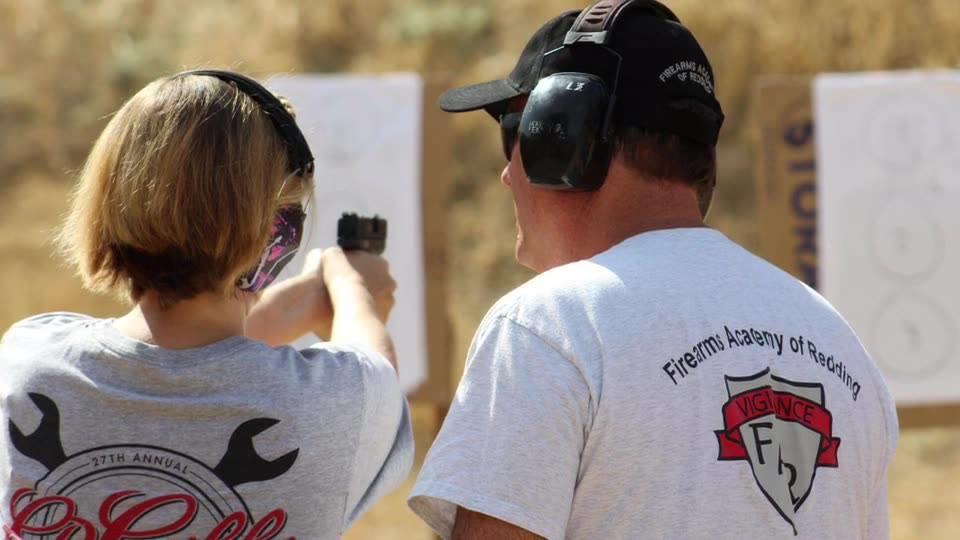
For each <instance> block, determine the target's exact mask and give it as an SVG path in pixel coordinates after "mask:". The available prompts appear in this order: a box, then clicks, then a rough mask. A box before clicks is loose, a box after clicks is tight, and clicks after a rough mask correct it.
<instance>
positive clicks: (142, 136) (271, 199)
mask: <svg viewBox="0 0 960 540" xmlns="http://www.w3.org/2000/svg"><path fill="white" fill-rule="evenodd" d="M289 169H290V167H289V165H288V158H287V149H286V147H285V145H284V142H283V141H282V140H281V138H280V136H279V134H278V133H277V131H276V129H275V128H274V126H273V125H272V123H271V121H270V119H269V118H268V117H267V116H266V115H265V114H264V112H263V111H262V110H261V108H260V106H259V105H258V104H257V103H256V102H254V101H253V100H252V99H251V98H250V97H248V96H247V95H245V94H243V93H242V92H240V91H239V90H237V88H236V87H235V86H233V85H231V84H228V83H226V82H223V81H221V80H219V79H217V78H214V77H210V76H202V75H175V76H172V77H165V78H162V79H158V80H156V81H154V82H152V83H150V84H149V85H147V86H146V87H145V88H144V89H143V90H141V91H140V92H138V93H137V94H136V95H135V96H133V98H131V99H130V100H129V101H128V102H127V103H126V104H125V105H124V106H123V107H122V108H121V109H120V110H119V111H118V112H117V114H116V115H115V116H114V117H113V118H112V119H111V120H110V122H109V123H108V124H107V127H106V128H105V129H104V131H103V133H102V134H101V135H100V137H99V138H98V139H97V142H96V144H94V146H93V150H92V151H91V152H90V156H89V157H88V158H87V162H86V164H85V165H84V167H83V170H82V172H81V174H80V178H79V182H78V185H77V187H76V190H75V192H74V196H73V200H72V204H71V207H70V212H69V215H68V216H67V219H66V222H65V223H64V226H63V228H62V230H61V231H60V234H59V235H58V239H57V241H58V244H59V246H60V248H61V250H62V251H63V253H64V254H65V255H66V257H67V259H68V260H69V261H70V262H71V263H73V264H75V265H76V266H77V269H78V272H79V274H80V276H81V278H82V279H83V283H84V286H85V287H87V288H88V289H90V290H93V291H95V292H101V293H109V292H112V293H118V294H120V295H123V296H126V297H128V298H130V299H131V300H133V301H134V302H136V301H138V300H139V299H140V298H141V297H142V296H143V294H144V293H146V292H147V291H156V292H157V293H158V294H159V296H160V301H161V304H162V305H165V306H169V305H172V304H174V303H176V302H178V301H180V300H184V299H188V298H192V297H194V296H196V295H198V294H200V293H205V292H216V293H220V294H224V295H228V294H233V293H235V292H236V291H237V288H236V283H237V280H238V279H239V278H240V276H242V275H243V274H244V273H245V272H247V271H248V270H249V269H250V268H252V267H254V266H255V265H256V263H257V261H258V259H259V257H260V254H261V252H262V250H263V249H264V248H265V247H266V244H267V242H268V240H269V235H270V228H271V224H272V220H273V216H274V215H275V213H276V212H277V209H278V208H279V207H280V205H282V204H289V203H291V202H300V201H302V200H303V199H305V198H306V197H307V196H308V194H309V193H310V192H311V191H312V186H311V185H310V184H311V183H312V178H310V177H306V178H302V177H299V176H294V175H292V174H291V171H290V170H289Z"/></svg>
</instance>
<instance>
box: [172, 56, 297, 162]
mask: <svg viewBox="0 0 960 540" xmlns="http://www.w3.org/2000/svg"><path fill="white" fill-rule="evenodd" d="M186 75H200V76H208V77H215V78H217V79H220V80H221V81H225V82H228V83H233V85H234V86H236V87H237V90H239V91H241V92H243V93H244V94H245V95H247V96H248V97H249V98H250V99H252V100H253V101H254V102H256V104H257V105H259V106H260V109H261V110H262V111H263V112H264V114H266V115H267V117H268V118H270V122H272V123H273V126H274V127H275V128H276V130H277V133H278V134H279V135H280V138H281V139H282V140H283V143H284V145H285V146H286V147H287V156H288V159H289V161H290V169H291V172H292V173H294V174H296V175H297V176H306V175H308V174H310V173H312V172H313V161H314V160H313V153H312V152H311V151H310V145H309V144H307V139H306V137H304V136H303V132H302V131H300V127H299V126H297V122H296V120H294V118H293V116H291V115H290V113H289V112H287V109H286V107H284V106H283V103H282V102H281V101H280V100H279V99H278V98H277V96H275V95H274V94H273V92H271V91H269V90H267V89H266V88H264V87H263V85H261V84H260V83H258V82H257V81H255V80H253V79H251V78H250V77H247V76H245V75H241V74H239V73H235V72H233V71H223V70H219V69H196V70H191V71H184V72H182V73H178V74H177V75H174V77H182V76H186Z"/></svg>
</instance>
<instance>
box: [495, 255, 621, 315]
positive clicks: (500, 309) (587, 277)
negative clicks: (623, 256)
mask: <svg viewBox="0 0 960 540" xmlns="http://www.w3.org/2000/svg"><path fill="white" fill-rule="evenodd" d="M613 277H614V276H612V275H611V274H610V273H609V272H605V271H604V269H603V268H602V267H600V266H598V265H596V264H594V263H593V262H592V261H590V260H583V261H577V262H572V263H569V264H565V265H562V266H558V267H556V268H552V269H550V270H547V271H546V272H543V273H541V274H538V275H536V276H534V277H533V278H531V279H530V280H528V281H526V282H525V283H523V284H521V285H520V286H518V287H516V288H515V289H513V290H512V291H510V292H508V293H506V294H505V295H503V296H502V297H500V299H499V300H498V301H497V302H496V303H495V304H494V305H493V307H491V308H490V310H489V311H488V312H487V317H486V318H487V319H491V318H497V317H505V318H508V319H511V320H514V321H516V322H522V321H524V320H529V319H531V318H539V317H542V316H544V315H548V314H550V312H551V311H552V310H559V312H558V313H569V312H570V311H572V310H573V311H575V309H576V308H577V307H579V306H583V304H584V303H585V302H586V301H588V300H589V299H590V298H591V297H593V296H595V295H597V294H598V293H599V292H600V291H603V290H604V289H605V288H607V287H614V286H616V285H617V281H616V280H615V279H613Z"/></svg>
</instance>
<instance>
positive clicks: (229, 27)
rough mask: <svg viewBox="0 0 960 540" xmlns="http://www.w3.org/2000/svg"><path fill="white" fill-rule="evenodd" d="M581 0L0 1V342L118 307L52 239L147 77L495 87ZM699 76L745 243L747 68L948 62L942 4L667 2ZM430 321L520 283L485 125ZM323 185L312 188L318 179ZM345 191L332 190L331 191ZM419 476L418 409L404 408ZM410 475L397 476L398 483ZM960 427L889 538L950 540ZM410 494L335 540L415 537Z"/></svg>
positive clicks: (959, 501)
mask: <svg viewBox="0 0 960 540" xmlns="http://www.w3.org/2000/svg"><path fill="white" fill-rule="evenodd" d="M586 4H587V2H586V1H585V0H584V1H581V0H459V1H455V0H367V1H364V2H357V1H355V0H230V1H227V0H212V1H198V0H163V1H158V0H102V1H93V0H89V1H87V0H0V283H4V284H6V291H5V294H4V301H3V302H0V331H2V330H5V329H6V327H7V326H9V325H10V324H11V323H13V322H14V321H16V320H18V319H20V318H23V317H25V316H27V315H30V314H34V313H38V312H43V311H51V310H71V311H81V312H86V313H91V314H94V315H110V314H117V313H119V312H120V310H122V309H124V306H122V305H120V304H117V303H115V302H114V301H113V300H111V299H109V298H98V297H94V296H91V295H88V294H86V293H84V292H83V291H82V290H81V288H80V286H79V282H78V280H77V279H76V278H75V277H74V276H73V275H72V272H71V271H70V270H69V269H66V268H64V266H63V265H62V263H61V262H60V261H58V260H56V259H55V258H54V257H53V256H52V249H51V246H50V238H51V231H52V229H53V228H54V227H55V226H56V225H57V224H58V222H59V220H60V218H61V216H62V215H63V213H64V212H65V210H66V206H67V197H68V193H69V189H70V186H71V183H72V181H73V179H74V177H75V173H76V171H77V170H78V168H79V167H80V166H81V164H82V162H83V159H84V158H85V155H86V153H87V152H88V151H89V149H90V146H91V144H92V142H93V140H94V139H95V138H96V136H97V135H98V134H99V132H100V131H101V129H102V128H103V127H104V125H105V124H106V121H107V119H108V116H109V115H110V114H111V113H112V112H113V111H115V110H116V109H118V108H119V106H120V105H121V104H122V103H123V101H124V100H125V99H126V98H128V97H130V96H131V95H132V94H133V93H135V92H136V91H137V90H139V89H140V88H141V87H142V86H144V85H145V84H146V83H147V82H149V81H151V80H153V79H155V78H157V77H159V76H163V75H167V74H170V73H172V72H176V71H180V70H183V69H187V68H193V67H199V66H209V67H227V68H232V69H236V70H240V71H243V72H247V73H251V74H254V75H257V76H266V75H269V74H275V73H284V72H310V73H327V72H367V73H370V72H374V73H375V72H390V71H413V72H419V73H421V74H423V75H425V76H427V77H439V78H442V79H444V80H447V81H449V82H450V83H451V84H461V83H470V82H477V81H482V80H488V79H492V78H498V77H502V76H503V75H505V74H506V73H508V72H509V70H510V69H511V68H512V67H513V64H514V62H515V61H516V58H517V56H518V54H519V51H520V50H521V48H522V47H523V45H524V43H525V42H526V40H527V39H528V37H529V36H530V35H531V34H532V33H533V32H534V31H535V30H536V29H537V28H538V27H539V26H540V25H541V24H542V23H543V22H545V21H546V20H547V19H548V18H550V17H552V16H554V15H556V14H558V13H560V12H561V11H563V10H566V9H574V8H582V7H584V6H585V5H586ZM667 4H668V5H669V6H670V7H671V8H672V9H673V10H674V11H675V12H676V13H677V14H678V15H679V17H680V18H681V20H683V21H684V23H685V24H686V26H688V27H689V28H691V29H692V30H693V32H694V34H695V35H696V36H698V38H699V40H700V41H701V43H702V44H703V46H704V48H705V49H706V51H707V54H708V55H709V57H710V59H711V61H712V63H713V67H714V70H715V72H716V74H717V83H718V93H719V97H720V100H721V102H722V103H723V105H724V108H725V110H726V113H727V123H726V124H725V127H724V131H723V133H722V136H721V142H720V148H719V158H720V170H719V176H720V178H719V189H718V199H717V200H716V202H715V204H714V207H713V211H712V215H711V225H713V226H714V227H717V228H719V229H720V230H722V231H723V232H725V233H726V234H727V235H728V236H730V237H731V238H733V239H734V240H736V241H738V242H740V243H742V244H744V245H745V246H747V247H748V248H756V245H757V227H756V219H755V216H756V208H755V206H756V205H755V200H756V197H755V191H754V178H753V169H752V167H753V165H752V163H753V161H752V160H753V152H754V150H753V145H752V140H751V134H750V131H749V130H748V125H749V123H750V120H751V118H750V89H751V85H752V84H753V82H754V81H755V80H756V78H757V77H758V76H760V75H767V74H786V75H793V74H797V75H812V74H816V73H819V72H824V71H861V70H886V69H905V68H956V67H957V66H958V65H960V2H958V0H871V1H864V0H804V1H800V2H798V1H796V0H759V1H758V0H725V1H723V2H718V1H716V0H669V1H667ZM453 129H454V133H455V141H454V152H455V156H454V160H453V163H454V167H453V168H452V170H451V171H450V181H451V182H452V184H453V199H452V201H451V204H450V206H449V208H448V209H447V211H448V222H449V224H450V234H449V245H448V255H447V261H448V264H449V269H448V271H449V281H448V283H447V288H448V293H447V297H448V299H449V301H448V306H447V311H448V313H449V316H450V318H451V321H452V328H453V333H454V362H455V364H462V359H463V357H464V355H465V352H466V348H467V346H468V344H469V339H470V337H471V336H472V333H473V331H474V329H475V328H476V325H477V324H478V323H479V321H480V318H481V317H482V316H483V314H484V312H485V311H486V309H487V308H488V307H489V306H490V305H491V304H492V303H493V302H494V300H495V299H496V298H498V297H499V296H500V295H501V294H503V293H504V292H506V291H507V290H509V289H511V288H512V287H514V286H516V285H518V284H520V283H521V282H523V281H524V280H526V279H528V278H529V277H530V275H529V274H528V273H526V271H524V270H523V269H522V268H520V267H519V266H518V265H516V264H515V263H514V261H513V239H514V231H513V227H514V219H513V208H512V203H511V200H510V198H509V195H508V193H507V192H506V191H504V190H503V189H502V186H500V184H499V183H498V175H499V172H500V169H501V168H502V165H503V163H502V161H503V158H502V154H501V152H500V150H499V139H498V131H497V129H496V128H495V126H494V124H493V123H492V122H491V121H490V120H489V119H488V118H487V117H486V115H483V114H474V115H461V116H458V117H456V118H455V119H454V120H453ZM324 180H325V179H323V178H319V179H318V181H319V182H320V183H321V184H322V183H323V182H324ZM329 180H330V181H331V182H333V181H344V180H345V179H329ZM414 416H415V419H416V430H417V438H418V445H419V452H418V463H419V459H422V457H423V452H424V450H425V449H426V448H427V447H428V446H429V444H430V442H431V438H432V434H433V430H434V417H433V411H432V410H431V409H429V408H425V407H419V406H415V407H414ZM414 474H415V471H414ZM958 483H960V430H957V429H952V430H951V429H946V428H941V429H922V430H909V431H904V432H903V434H902V437H901V443H900V447H899V449H898V453H897V457H896V461H895V463H894V467H893V471H892V476H891V497H890V505H891V525H892V533H893V537H894V538H898V539H899V538H902V539H921V538H922V539H937V538H940V539H947V538H951V539H953V538H958V537H960V485H958ZM411 485H412V483H411V482H408V484H407V485H406V486H405V487H404V488H403V489H402V490H400V491H398V492H397V493H395V494H393V495H392V496H390V497H389V498H387V499H385V500H384V501H382V502H381V503H380V504H379V505H378V506H377V507H376V508H375V509H374V510H372V511H371V512H370V513H369V514H368V515H367V516H366V517H365V518H364V519H363V520H362V521H361V522H360V523H359V524H358V525H357V526H356V527H355V528H354V529H353V530H352V531H351V532H350V533H349V535H348V538H351V539H361V538H377V539H379V538H385V539H388V538H411V539H417V538H424V539H426V538H430V537H431V536H430V534H429V531H428V530H427V529H426V527H424V526H423V525H422V524H421V523H420V522H419V520H418V519H417V518H416V517H415V516H414V515H413V514H412V513H411V512H409V510H407V508H406V504H405V498H406V494H407V492H409V488H410V487H411Z"/></svg>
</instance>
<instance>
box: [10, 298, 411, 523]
mask: <svg viewBox="0 0 960 540" xmlns="http://www.w3.org/2000/svg"><path fill="white" fill-rule="evenodd" d="M412 461H413V436H412V432H411V426H410V419H409V413H408V410H407V405H406V401H405V399H404V397H403V395H402V393H401V391H400V387H399V383H398V381H397V376H396V373H395V372H394V370H393V368H392V367H391V366H390V364H389V363H388V362H387V361H386V359H384V358H383V357H381V356H379V355H376V354H371V353H367V352H364V351H361V350H359V349H353V348H348V347H339V346H334V345H330V344H321V345H318V346H316V347H313V348H309V349H305V350H301V351H298V350H295V349H293V348H290V347H279V348H270V347H267V346H266V345H264V344H262V343H259V342H255V341H252V340H249V339H246V338H243V337H233V338H229V339H226V340H224V341H220V342H218V343H214V344H212V345H209V346H206V347H202V348H197V349H189V350H179V351H174V350H167V349H161V348H158V347H155V346H151V345H148V344H145V343H142V342H139V341H135V340H132V339H130V338H128V337H126V336H124V335H122V334H120V333H119V332H117V331H116V330H115V329H114V327H113V324H112V321H111V320H104V319H94V318H90V317H86V316H82V315H76V314H70V313H51V314H46V315H40V316H37V317H33V318H30V319H27V320H25V321H22V322H20V323H18V324H16V325H14V326H13V327H12V328H11V329H10V330H9V331H8V332H7V334H6V335H5V336H4V338H3V341H2V344H0V525H2V527H3V528H4V532H8V533H10V532H12V533H14V534H16V535H19V536H20V537H22V538H24V539H27V538H30V539H33V538H41V537H46V538H52V537H53V536H56V535H58V534H62V533H67V535H69V531H75V532H76V533H77V534H76V536H75V537H78V538H83V537H87V538H93V537H95V535H94V532H95V531H98V532H99V537H101V538H104V537H112V538H120V537H130V538H133V537H136V538H147V537H149V538H161V537H162V538H169V537H176V538H191V537H196V538H208V537H209V538H219V539H225V538H261V539H265V538H275V537H276V538H300V539H326V538H337V537H339V536H340V535H341V534H342V533H343V532H344V530H345V529H346V528H347V527H348V526H349V525H350V524H351V523H352V522H353V521H354V520H356V519H357V518H358V517H359V516H360V515H361V514H362V513H363V512H364V511H365V510H366V509H367V508H369V507H370V505H371V504H372V503H373V502H374V501H375V500H377V499H378V498H379V497H381V496H382V495H384V494H385V493H387V492H388V491H390V490H392V489H394V488H395V487H397V486H398V485H399V484H400V483H401V482H402V481H403V479H404V478H405V477H406V475H407V473H408V472H409V470H410V467H411V464H412ZM124 532H126V533H127V535H126V536H125V535H124V534H123V533H124ZM134 533H136V534H134ZM44 535H46V536H44Z"/></svg>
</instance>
